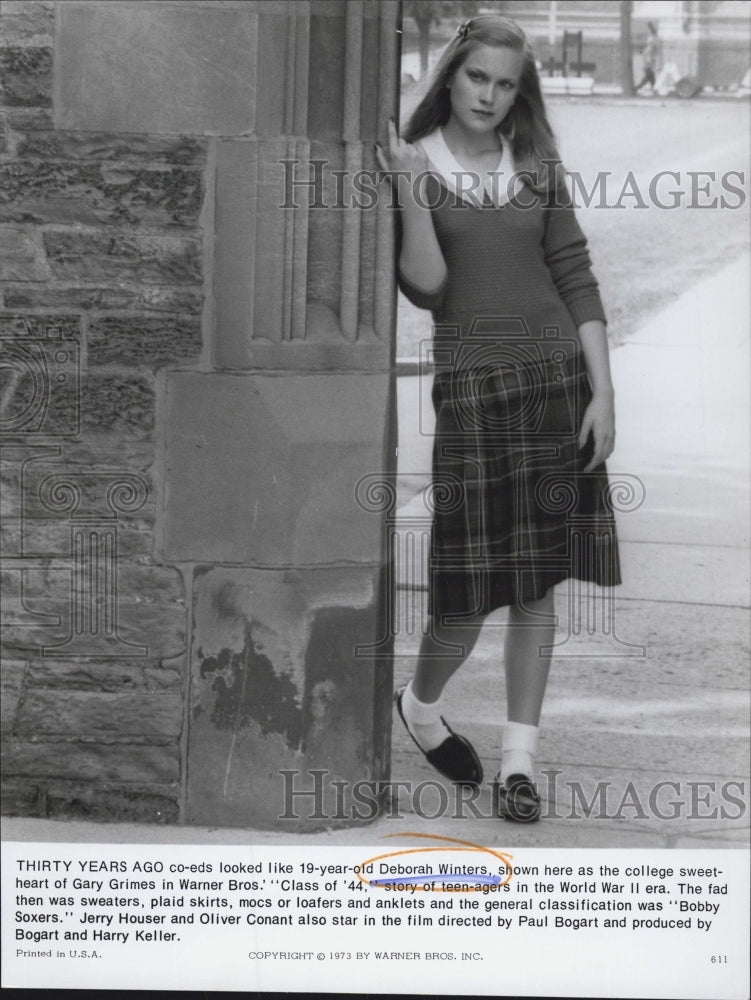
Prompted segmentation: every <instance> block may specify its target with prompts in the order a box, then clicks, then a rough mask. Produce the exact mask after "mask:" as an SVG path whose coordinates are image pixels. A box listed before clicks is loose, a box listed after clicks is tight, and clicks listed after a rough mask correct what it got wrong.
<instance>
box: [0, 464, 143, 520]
mask: <svg viewBox="0 0 751 1000" xmlns="http://www.w3.org/2000/svg"><path fill="white" fill-rule="evenodd" d="M16 469H17V467H14V466H11V467H10V470H9V471H10V472H11V473H12V472H14V471H16ZM153 511H154V497H153V493H152V489H151V484H150V482H149V480H148V478H147V477H146V476H144V475H143V474H141V473H134V472H129V471H127V470H121V469H117V468H115V469H113V468H112V467H111V466H110V467H109V468H105V469H96V468H94V469H91V468H84V467H81V468H75V469H72V468H71V467H70V466H69V465H68V464H67V463H65V462H61V461H60V460H59V459H58V460H57V461H56V460H55V459H52V461H50V462H41V461H40V462H33V463H29V464H28V466H27V467H26V468H25V470H24V476H23V513H24V516H25V517H30V518H35V517H43V518H44V517H50V516H52V517H55V516H57V517H59V518H61V519H63V520H65V521H68V520H69V519H70V520H71V522H73V521H75V520H77V519H78V520H80V519H81V518H86V519H91V518H94V519H95V520H99V522H100V523H101V520H102V519H103V518H104V519H107V520H109V521H110V522H111V523H113V524H114V523H115V521H117V526H118V529H119V526H120V522H121V521H126V520H127V519H128V517H130V516H131V515H135V516H137V517H144V516H146V517H148V516H150V515H151V514H152V513H153Z"/></svg>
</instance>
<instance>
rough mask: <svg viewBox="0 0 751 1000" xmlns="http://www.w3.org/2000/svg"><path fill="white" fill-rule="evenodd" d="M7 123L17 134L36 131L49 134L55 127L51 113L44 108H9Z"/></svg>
mask: <svg viewBox="0 0 751 1000" xmlns="http://www.w3.org/2000/svg"><path fill="white" fill-rule="evenodd" d="M8 122H9V124H10V126H11V128H13V129H15V130H18V131H19V132H35V131H37V130H38V129H42V130H44V131H47V132H49V131H50V130H51V129H54V127H55V121H54V119H53V117H52V111H51V110H50V111H48V110H47V109H46V108H9V109H8Z"/></svg>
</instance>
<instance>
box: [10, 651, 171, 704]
mask: <svg viewBox="0 0 751 1000" xmlns="http://www.w3.org/2000/svg"><path fill="white" fill-rule="evenodd" d="M28 672H29V684H30V685H31V686H32V687H44V688H57V689H64V690H72V689H75V690H78V691H108V692H111V693H115V692H120V693H122V692H123V691H124V692H127V693H129V694H131V695H132V694H133V693H134V692H140V694H141V697H142V698H144V699H145V698H148V697H150V695H151V694H154V693H157V694H158V693H160V692H162V691H172V692H174V691H176V690H178V691H179V689H180V687H181V684H182V679H181V670H178V669H175V668H174V667H162V666H160V665H159V661H158V660H145V661H143V662H142V661H140V660H132V659H131V660H125V659H123V660H111V661H107V660H99V661H97V660H58V659H54V660H53V659H51V658H50V657H43V658H41V659H38V660H32V661H30V662H29V665H28ZM58 697H61V696H60V695H58Z"/></svg>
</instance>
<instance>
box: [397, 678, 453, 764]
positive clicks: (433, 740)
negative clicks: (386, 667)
mask: <svg viewBox="0 0 751 1000" xmlns="http://www.w3.org/2000/svg"><path fill="white" fill-rule="evenodd" d="M402 714H403V716H404V720H405V722H406V723H407V726H408V727H409V731H410V732H411V733H412V735H413V736H414V738H415V739H416V740H417V742H418V743H419V745H420V746H421V747H422V749H423V750H435V748H436V747H439V746H440V745H441V743H443V741H444V740H445V739H446V737H447V736H449V735H450V734H449V731H448V730H447V729H446V727H445V726H444V724H443V723H442V722H441V701H440V698H439V699H438V701H420V700H419V699H418V698H416V697H415V696H414V694H413V693H412V682H411V681H410V682H409V684H408V685H407V687H406V688H405V689H404V694H403V695H402Z"/></svg>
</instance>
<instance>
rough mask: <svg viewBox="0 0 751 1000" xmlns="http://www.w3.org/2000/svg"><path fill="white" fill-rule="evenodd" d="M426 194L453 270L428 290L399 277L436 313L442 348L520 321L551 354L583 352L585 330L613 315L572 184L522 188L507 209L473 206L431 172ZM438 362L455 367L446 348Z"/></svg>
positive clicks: (410, 296)
mask: <svg viewBox="0 0 751 1000" xmlns="http://www.w3.org/2000/svg"><path fill="white" fill-rule="evenodd" d="M425 194H426V197H427V203H428V204H429V205H431V206H434V207H432V208H431V209H430V211H431V214H432V219H433V224H434V227H435V232H436V236H437V238H438V243H439V245H440V248H441V252H442V254H443V258H444V260H445V262H446V267H447V272H448V273H447V275H446V278H445V279H444V281H443V283H442V284H441V286H440V287H439V288H437V289H436V290H435V291H434V292H430V293H428V292H425V291H423V290H421V289H419V288H416V287H415V286H414V285H412V284H411V283H410V282H409V281H407V279H406V278H405V277H404V276H403V275H402V274H401V273H399V274H398V279H399V287H400V288H401V290H402V291H403V292H404V294H405V295H406V296H407V298H408V299H409V300H410V302H412V303H414V304H415V305H416V306H418V307H419V308H422V309H430V310H431V312H432V315H433V323H434V327H435V329H434V343H435V345H436V346H439V345H440V344H441V342H442V341H451V340H452V339H456V337H457V336H458V337H459V338H461V339H466V338H468V337H469V336H470V335H473V334H476V333H477V332H478V331H480V334H481V336H483V337H487V336H488V331H492V330H493V329H494V328H496V329H497V332H498V334H499V336H501V337H502V336H504V331H506V335H508V333H510V332H512V331H514V330H516V331H518V330H519V329H520V328H521V324H520V322H519V321H520V320H521V321H522V322H523V325H524V326H525V327H526V332H525V333H524V336H525V339H526V338H527V337H529V338H531V339H532V340H534V341H536V342H538V349H539V351H540V352H541V353H542V355H543V357H549V356H550V354H551V353H552V352H553V351H554V350H556V349H561V348H562V349H563V350H564V352H565V354H566V355H567V356H571V355H573V354H575V353H576V352H577V351H578V349H579V338H578V333H577V327H578V326H580V325H581V324H582V323H584V322H586V321H587V320H602V321H603V322H604V321H605V313H604V310H603V306H602V302H601V300H600V294H599V290H598V284H597V280H596V279H595V277H594V275H593V274H592V270H591V261H590V257H589V252H588V250H587V242H586V239H585V237H584V234H583V233H582V230H581V228H580V227H579V224H578V222H577V220H576V217H575V215H574V210H573V207H572V205H571V203H570V199H569V198H568V196H567V195H566V192H565V190H561V191H559V192H558V193H557V196H556V198H555V199H553V198H552V197H550V198H547V199H546V198H545V197H542V196H539V195H536V194H535V193H534V192H533V191H531V190H530V189H529V188H523V189H522V190H521V191H520V192H517V195H516V196H515V197H513V198H512V199H511V200H510V201H508V202H507V203H506V204H505V205H503V206H501V207H500V208H496V207H493V206H491V205H486V206H483V207H475V206H473V205H469V204H467V203H466V201H462V200H460V199H458V198H457V197H456V196H455V195H454V194H452V193H450V192H449V191H448V190H447V189H446V187H444V186H443V185H442V184H441V182H440V181H439V179H438V178H437V177H435V176H431V177H429V178H428V179H427V182H426V187H425ZM546 202H548V203H549V204H546ZM555 203H557V204H558V205H562V206H563V207H556V204H555ZM399 223H400V224H399V226H398V227H397V228H398V241H397V261H398V259H399V257H398V254H399V252H400V245H401V219H400V220H399ZM478 321H479V322H478ZM441 355H442V357H444V358H445V357H446V356H447V355H446V352H445V351H444V352H441ZM436 361H437V368H438V369H439V370H440V369H441V368H443V367H452V366H451V364H450V363H449V364H448V365H443V364H441V358H440V357H439V356H438V354H437V355H436Z"/></svg>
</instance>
